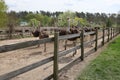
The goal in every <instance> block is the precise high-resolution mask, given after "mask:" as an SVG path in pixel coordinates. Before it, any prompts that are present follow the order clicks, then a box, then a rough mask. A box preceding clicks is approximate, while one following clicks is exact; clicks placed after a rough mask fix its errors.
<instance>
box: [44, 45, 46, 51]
mask: <svg viewBox="0 0 120 80" xmlns="http://www.w3.org/2000/svg"><path fill="white" fill-rule="evenodd" d="M44 52H46V43H44Z"/></svg>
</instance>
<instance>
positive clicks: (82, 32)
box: [80, 29, 84, 61]
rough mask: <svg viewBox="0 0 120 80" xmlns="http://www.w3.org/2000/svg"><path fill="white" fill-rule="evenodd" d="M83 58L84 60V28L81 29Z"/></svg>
mask: <svg viewBox="0 0 120 80" xmlns="http://www.w3.org/2000/svg"><path fill="white" fill-rule="evenodd" d="M80 58H81V60H82V61H83V60H84V30H83V29H82V31H81V56H80Z"/></svg>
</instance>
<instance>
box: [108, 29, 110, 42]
mask: <svg viewBox="0 0 120 80" xmlns="http://www.w3.org/2000/svg"><path fill="white" fill-rule="evenodd" d="M109 41H110V28H108V42H109Z"/></svg>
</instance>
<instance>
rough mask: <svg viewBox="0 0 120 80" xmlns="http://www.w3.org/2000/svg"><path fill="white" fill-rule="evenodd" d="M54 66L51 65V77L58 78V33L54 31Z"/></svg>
mask: <svg viewBox="0 0 120 80" xmlns="http://www.w3.org/2000/svg"><path fill="white" fill-rule="evenodd" d="M54 36H55V37H54V67H53V79H54V80H58V47H59V44H58V40H59V39H58V37H59V33H58V32H55V34H54Z"/></svg>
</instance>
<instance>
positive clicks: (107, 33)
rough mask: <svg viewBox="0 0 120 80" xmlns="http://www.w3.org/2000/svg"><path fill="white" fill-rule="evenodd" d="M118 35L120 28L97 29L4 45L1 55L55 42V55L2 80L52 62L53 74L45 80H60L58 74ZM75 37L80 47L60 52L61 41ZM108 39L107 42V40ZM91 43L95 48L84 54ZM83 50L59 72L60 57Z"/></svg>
mask: <svg viewBox="0 0 120 80" xmlns="http://www.w3.org/2000/svg"><path fill="white" fill-rule="evenodd" d="M99 32H101V33H102V36H100V37H98V34H99ZM93 33H94V34H95V39H93V40H90V41H89V42H84V36H86V35H90V34H93ZM118 34H120V28H108V29H104V28H103V29H100V30H98V29H96V31H95V32H89V33H84V30H82V31H81V33H79V34H73V35H65V36H59V35H58V33H55V34H54V37H53V38H46V39H42V40H34V41H27V42H21V43H16V44H11V45H3V46H0V53H3V52H7V51H12V50H17V49H22V48H26V47H30V46H35V45H37V44H43V43H48V42H54V55H53V56H52V57H49V58H46V59H43V60H41V61H38V62H36V63H33V64H31V65H28V66H25V67H23V68H20V69H18V70H15V71H12V72H9V73H7V74H3V75H0V80H8V79H11V78H13V77H16V76H18V75H20V74H23V73H25V72H28V71H30V70H32V69H35V68H37V67H40V66H42V65H44V64H47V63H49V62H51V61H53V62H54V64H53V74H50V75H49V76H48V77H46V78H45V79H44V80H49V79H51V78H53V79H54V80H58V74H59V73H60V72H61V71H62V70H64V69H66V68H68V67H70V65H72V64H74V62H75V61H77V60H80V61H83V60H84V58H85V57H87V56H88V55H90V54H91V53H93V52H95V51H97V49H98V48H100V47H102V46H104V44H105V43H107V42H109V41H110V40H111V39H113V38H114V37H115V36H117V35H118ZM73 37H80V38H81V39H80V40H81V41H80V45H77V46H75V47H73V48H70V49H69V50H65V51H62V52H59V51H58V48H59V42H58V41H59V40H64V39H69V38H73ZM106 38H107V40H106ZM99 39H102V42H101V43H102V44H99V45H98V40H99ZM91 42H95V47H94V48H93V49H91V50H89V51H88V52H86V53H84V48H85V46H86V45H87V44H89V43H91ZM78 49H81V56H79V57H78V58H76V59H75V60H73V61H72V62H70V63H69V64H67V65H66V66H64V67H63V68H61V69H60V70H59V68H58V67H59V66H58V59H59V57H62V56H64V55H67V54H69V53H71V52H72V51H75V50H78Z"/></svg>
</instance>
